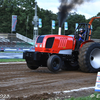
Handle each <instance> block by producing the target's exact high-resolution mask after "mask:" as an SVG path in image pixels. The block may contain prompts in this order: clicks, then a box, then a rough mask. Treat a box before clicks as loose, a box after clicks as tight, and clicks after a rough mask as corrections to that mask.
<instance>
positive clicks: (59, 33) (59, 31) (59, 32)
mask: <svg viewBox="0 0 100 100" xmlns="http://www.w3.org/2000/svg"><path fill="white" fill-rule="evenodd" d="M58 35H61V27H59V30H58Z"/></svg>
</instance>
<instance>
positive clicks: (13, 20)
mask: <svg viewBox="0 0 100 100" xmlns="http://www.w3.org/2000/svg"><path fill="white" fill-rule="evenodd" d="M16 24H17V15H12V32H13V31H16Z"/></svg>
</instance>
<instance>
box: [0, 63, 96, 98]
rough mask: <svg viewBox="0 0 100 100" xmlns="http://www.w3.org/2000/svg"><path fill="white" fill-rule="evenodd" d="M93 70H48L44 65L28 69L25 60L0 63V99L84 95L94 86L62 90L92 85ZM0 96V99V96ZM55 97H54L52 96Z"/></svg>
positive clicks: (93, 79)
mask: <svg viewBox="0 0 100 100" xmlns="http://www.w3.org/2000/svg"><path fill="white" fill-rule="evenodd" d="M96 77H97V73H83V72H81V71H62V70H60V71H59V72H57V73H52V72H50V71H49V70H48V68H46V67H39V68H38V69H37V70H30V69H29V68H28V67H27V65H26V63H19V64H18V63H13V64H0V99H2V98H3V97H4V96H5V98H7V96H9V97H8V98H7V100H45V99H48V100H49V98H52V100H53V99H54V98H64V97H65V98H70V97H80V96H88V95H90V94H92V93H94V92H95V91H94V89H89V90H82V91H74V92H69V93H63V91H67V90H73V89H79V88H84V87H92V86H95V83H96ZM1 95H2V98H1ZM54 100H55V99H54Z"/></svg>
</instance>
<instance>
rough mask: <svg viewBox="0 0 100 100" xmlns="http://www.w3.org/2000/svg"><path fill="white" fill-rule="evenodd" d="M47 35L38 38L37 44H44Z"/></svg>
mask: <svg viewBox="0 0 100 100" xmlns="http://www.w3.org/2000/svg"><path fill="white" fill-rule="evenodd" d="M44 37H45V35H41V36H39V37H38V39H37V42H36V43H42V42H43V39H44Z"/></svg>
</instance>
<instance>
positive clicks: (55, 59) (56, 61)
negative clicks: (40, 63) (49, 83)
mask: <svg viewBox="0 0 100 100" xmlns="http://www.w3.org/2000/svg"><path fill="white" fill-rule="evenodd" d="M61 64H62V61H61V58H60V57H59V56H57V55H52V56H50V57H49V58H48V60H47V67H48V69H49V70H50V71H52V72H57V71H59V69H60V68H61Z"/></svg>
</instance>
